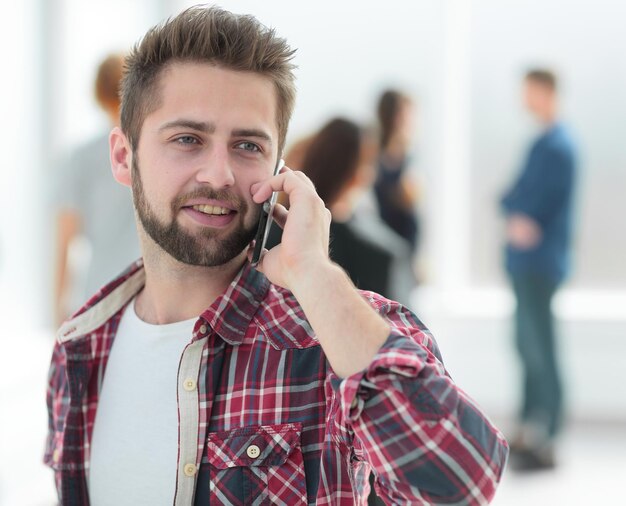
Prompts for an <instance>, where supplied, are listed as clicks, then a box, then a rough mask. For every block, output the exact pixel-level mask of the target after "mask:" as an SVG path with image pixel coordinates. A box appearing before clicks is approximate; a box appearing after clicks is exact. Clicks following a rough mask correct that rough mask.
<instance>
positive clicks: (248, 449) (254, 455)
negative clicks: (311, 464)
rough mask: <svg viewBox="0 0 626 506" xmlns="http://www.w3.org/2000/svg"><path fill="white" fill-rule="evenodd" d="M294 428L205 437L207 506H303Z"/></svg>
mask: <svg viewBox="0 0 626 506" xmlns="http://www.w3.org/2000/svg"><path fill="white" fill-rule="evenodd" d="M301 431H302V427H301V425H300V424H298V423H287V424H279V425H257V426H251V427H242V428H239V429H234V430H230V431H224V432H212V433H209V436H208V440H207V448H206V459H207V462H206V463H208V465H209V466H208V467H209V479H210V483H209V496H210V501H209V502H210V504H232V505H247V504H251V505H252V504H253V505H272V504H289V505H297V504H306V503H307V496H306V479H305V474H304V460H303V456H302V449H301V445H300V434H301Z"/></svg>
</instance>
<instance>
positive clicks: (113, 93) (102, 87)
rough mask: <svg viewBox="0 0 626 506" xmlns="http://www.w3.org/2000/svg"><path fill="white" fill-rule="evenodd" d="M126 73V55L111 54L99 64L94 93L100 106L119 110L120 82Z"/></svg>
mask: <svg viewBox="0 0 626 506" xmlns="http://www.w3.org/2000/svg"><path fill="white" fill-rule="evenodd" d="M123 74H124V55H123V54H117V53H116V54H110V55H109V56H107V57H106V58H105V59H104V60H103V61H102V63H100V65H99V66H98V70H97V72H96V81H95V83H94V94H95V96H96V100H97V101H98V104H100V107H102V108H103V109H105V110H115V111H118V110H119V108H120V83H121V81H122V76H123Z"/></svg>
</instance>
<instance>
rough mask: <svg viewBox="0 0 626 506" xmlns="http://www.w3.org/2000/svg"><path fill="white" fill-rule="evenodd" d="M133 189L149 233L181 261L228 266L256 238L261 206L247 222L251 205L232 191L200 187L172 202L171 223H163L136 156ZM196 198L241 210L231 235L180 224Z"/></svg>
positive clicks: (210, 265) (135, 202) (201, 264)
mask: <svg viewBox="0 0 626 506" xmlns="http://www.w3.org/2000/svg"><path fill="white" fill-rule="evenodd" d="M132 163H133V165H132V172H133V174H132V190H133V201H134V204H135V209H136V211H137V216H138V217H139V221H140V222H141V224H142V226H143V229H144V230H145V232H146V233H147V234H148V235H149V236H150V237H151V238H152V240H153V241H154V242H155V243H156V244H157V245H158V246H159V247H161V249H163V250H164V251H165V252H167V253H168V254H169V255H170V256H172V257H174V258H175V259H176V260H178V261H179V262H182V263H184V264H188V265H196V266H202V267H215V266H219V265H224V264H226V263H228V262H230V261H231V260H232V259H233V258H235V257H237V256H238V255H239V254H241V252H242V251H243V250H244V249H245V248H247V247H248V245H249V244H250V242H251V241H252V239H254V236H255V233H256V228H257V223H258V221H259V217H260V214H261V206H256V208H255V209H254V210H253V214H252V216H251V218H250V222H249V223H246V221H245V217H246V215H247V212H248V207H249V206H248V203H247V202H246V201H245V200H244V199H242V198H241V197H239V196H237V195H235V194H233V193H232V192H230V191H228V190H213V189H211V188H198V189H197V190H194V191H193V192H190V193H186V194H184V195H179V196H177V197H176V198H175V199H174V200H173V201H172V203H171V206H170V208H171V216H172V218H171V220H170V222H169V223H164V222H162V221H161V220H160V219H159V218H158V217H157V216H156V214H155V213H154V211H153V209H152V208H151V207H150V204H149V203H148V200H147V199H146V195H145V192H144V189H143V183H142V181H141V175H140V173H139V161H138V160H137V157H136V156H135V157H133V162H132ZM196 198H206V199H216V200H221V201H224V202H228V203H229V204H232V205H233V207H234V208H235V209H237V217H236V219H237V220H238V224H237V227H236V228H235V229H234V230H232V231H231V232H230V233H228V234H227V235H224V232H223V231H217V230H214V229H210V228H206V229H204V230H201V231H199V232H196V233H194V234H192V233H190V232H188V231H187V230H185V229H184V228H183V227H181V226H180V225H179V223H178V222H177V221H176V216H177V215H178V213H179V212H180V210H181V209H182V207H183V206H184V204H185V202H188V201H189V200H191V199H196Z"/></svg>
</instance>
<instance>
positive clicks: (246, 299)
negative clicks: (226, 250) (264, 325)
mask: <svg viewBox="0 0 626 506" xmlns="http://www.w3.org/2000/svg"><path fill="white" fill-rule="evenodd" d="M269 286H270V282H269V280H268V279H267V278H266V277H265V275H264V274H262V273H260V272H259V271H257V270H256V269H254V268H253V267H252V266H251V265H250V263H249V262H245V263H244V265H243V267H242V269H241V270H240V271H239V273H238V274H237V276H236V277H235V279H234V280H233V281H232V283H231V284H230V286H229V287H228V288H227V289H226V291H225V292H224V293H223V294H222V295H220V296H219V297H218V298H217V299H216V300H215V301H214V302H213V304H211V307H209V308H208V309H207V310H206V311H204V312H203V313H202V315H201V317H202V318H204V319H205V320H206V321H207V323H208V324H209V325H210V326H211V328H212V329H213V330H214V331H215V332H216V333H217V334H218V335H219V336H220V337H221V338H222V339H224V340H225V341H226V342H228V343H229V344H233V345H234V344H241V342H242V341H243V339H244V337H245V335H246V331H247V329H248V327H249V326H250V322H251V321H252V318H253V317H254V315H255V313H256V312H257V310H258V309H259V306H260V305H261V302H262V301H263V300H264V298H265V295H266V293H267V290H268V288H269Z"/></svg>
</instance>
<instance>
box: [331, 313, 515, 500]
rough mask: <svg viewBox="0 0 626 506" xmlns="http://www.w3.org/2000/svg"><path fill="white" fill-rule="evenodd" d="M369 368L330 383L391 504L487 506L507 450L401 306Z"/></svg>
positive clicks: (425, 334) (357, 448)
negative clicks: (479, 505) (484, 505)
mask: <svg viewBox="0 0 626 506" xmlns="http://www.w3.org/2000/svg"><path fill="white" fill-rule="evenodd" d="M386 316H387V318H388V319H389V321H390V323H391V324H392V329H393V330H392V332H391V334H390V336H389V337H388V339H387V340H386V342H385V343H384V345H383V346H382V347H381V348H380V350H379V351H378V353H377V354H376V356H375V357H374V359H373V360H372V362H371V364H370V366H369V367H368V368H367V369H366V370H364V371H361V372H360V373H358V374H354V375H352V376H349V377H347V378H345V379H343V380H340V379H339V378H334V379H333V380H332V381H331V384H332V385H333V388H334V389H335V391H336V392H337V394H338V395H337V397H338V402H339V404H340V409H341V414H342V417H343V419H344V420H345V423H346V424H348V425H349V426H350V427H351V430H352V432H353V434H354V441H353V445H354V447H355V453H356V455H357V456H359V455H360V456H361V458H363V459H364V460H366V461H367V462H368V463H369V464H370V465H371V467H372V469H373V471H374V473H375V474H376V478H377V479H376V488H377V492H378V494H379V495H381V496H382V497H383V498H386V499H387V500H388V501H390V502H391V503H393V504H448V503H457V504H470V505H478V504H487V503H489V501H490V500H491V499H492V498H493V496H494V494H495V489H496V487H497V484H498V482H499V481H500V478H501V475H502V472H503V469H504V466H505V462H506V458H507V454H508V447H507V443H506V440H505V439H504V437H503V436H502V434H501V433H500V432H499V431H498V429H497V428H495V427H494V426H493V425H492V423H491V422H490V421H489V420H488V418H487V417H486V416H485V415H484V414H483V413H482V412H481V411H480V409H479V408H478V407H477V406H476V405H475V403H474V402H473V401H472V400H471V399H470V398H469V397H468V396H467V395H466V394H465V393H464V392H463V391H462V390H461V389H460V388H459V387H458V386H457V385H456V384H455V383H454V382H453V381H452V379H451V378H450V376H449V375H448V373H447V371H446V369H445V367H444V365H443V362H442V360H441V356H440V354H439V351H438V349H437V346H436V343H435V341H434V339H433V338H432V336H430V333H429V332H428V330H427V329H426V328H425V327H424V326H423V325H422V324H421V322H419V320H417V318H415V317H414V316H413V315H412V313H410V312H409V311H407V310H405V309H404V308H402V307H401V306H399V305H398V306H397V307H395V308H394V309H393V310H392V311H389V312H387V314H386Z"/></svg>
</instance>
